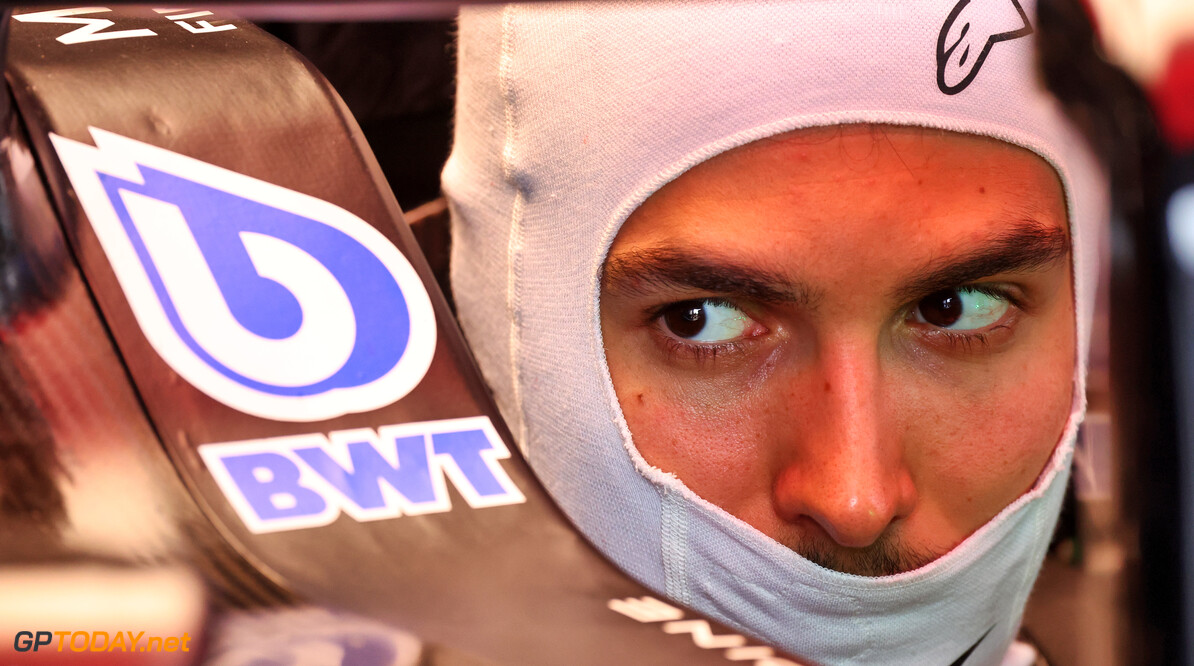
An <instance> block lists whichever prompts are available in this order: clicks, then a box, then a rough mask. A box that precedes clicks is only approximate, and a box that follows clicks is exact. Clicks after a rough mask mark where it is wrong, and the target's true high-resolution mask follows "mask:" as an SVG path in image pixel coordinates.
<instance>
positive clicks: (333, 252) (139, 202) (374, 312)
mask: <svg viewBox="0 0 1194 666" xmlns="http://www.w3.org/2000/svg"><path fill="white" fill-rule="evenodd" d="M91 134H92V137H93V139H94V140H95V144H96V145H95V146H94V147H92V146H89V145H87V144H84V143H80V142H77V141H73V140H71V139H66V138H64V137H60V136H56V135H51V140H52V141H53V143H54V146H55V149H56V150H57V152H58V155H59V158H60V159H61V161H62V164H63V167H64V168H65V170H66V172H67V175H68V177H69V178H70V181H71V185H72V186H73V187H74V189H75V192H76V195H77V196H78V198H79V202H80V204H81V205H82V207H83V209H84V211H85V212H86V213H87V217H88V218H89V219H90V221H91V224H92V227H93V228H94V229H95V231H96V235H97V236H98V237H99V240H100V244H101V245H102V246H103V248H104V252H105V254H107V255H108V258H109V260H110V262H111V264H112V267H113V269H114V270H115V272H116V275H117V278H118V280H119V281H120V285H121V287H122V289H123V290H124V292H125V295H126V296H127V297H128V300H129V304H130V306H131V307H132V309H133V312H134V314H135V315H136V317H137V321H138V323H139V324H140V326H141V328H142V330H143V331H144V332H145V334H146V337H147V338H148V339H149V342H150V344H151V345H152V346H153V347H154V349H155V350H156V351H157V352H158V353H159V354H160V355H161V356H162V358H163V359H165V360H166V362H167V363H168V364H169V365H170V366H171V367H172V368H173V369H174V370H175V371H176V372H178V374H179V375H181V376H182V377H184V378H185V379H186V380H187V381H189V382H190V383H191V384H193V385H194V386H196V387H197V388H198V389H200V390H201V391H203V392H204V393H206V394H208V395H209V396H211V397H212V398H214V399H216V400H218V401H220V402H223V403H224V404H227V405H229V406H231V407H233V408H235V409H238V410H241V411H244V412H246V413H249V414H254V415H256V416H261V417H264V418H271V419H277V420H285V421H315V420H322V419H328V418H334V417H336V416H340V415H342V414H347V413H354V412H365V411H371V410H373V409H376V408H379V407H382V406H385V405H387V404H390V403H392V402H394V401H395V400H398V399H399V398H401V397H403V396H404V395H406V394H407V393H409V392H410V390H412V389H413V388H414V387H415V386H416V385H417V384H418V383H419V381H420V380H421V379H422V377H423V375H424V374H425V373H426V372H427V369H428V367H429V366H430V364H431V359H432V356H433V355H434V351H435V338H436V331H435V318H434V313H433V310H432V307H431V302H430V299H429V297H428V296H427V292H426V291H425V290H424V288H423V285H422V282H421V280H420V279H419V277H418V275H417V274H416V273H415V271H414V269H413V268H412V267H411V265H410V263H409V262H408V261H407V260H406V258H405V257H403V256H402V254H401V253H400V252H399V251H398V250H397V248H395V247H394V246H393V244H391V243H390V242H389V240H388V239H386V238H385V236H383V235H382V234H381V233H380V232H378V231H377V230H376V229H374V228H373V227H372V226H371V225H369V224H368V223H367V222H365V221H364V220H361V219H360V218H358V217H356V216H355V215H353V214H352V213H349V212H348V211H346V210H344V209H342V208H340V207H338V206H335V205H333V204H330V203H328V202H326V201H322V200H319V199H316V198H314V197H310V196H307V195H304V194H301V193H299V192H295V191H293V190H288V189H285V188H282V187H278V186H276V185H272V184H270V183H266V182H264V181H260V180H257V179H254V178H250V177H248V176H245V175H242V174H238V173H235V172H233V171H229V170H227V169H223V168H221V167H217V166H214V165H211V164H207V163H205V162H201V161H199V160H195V159H193V158H189V157H186V156H183V155H179V154H177V153H174V152H171V151H167V150H165V149H162V148H158V147H155V146H151V145H149V144H145V143H141V142H139V141H135V140H132V139H129V138H126V137H122V136H119V135H117V134H113V133H110V132H106V131H103V130H99V129H95V128H92V129H91Z"/></svg>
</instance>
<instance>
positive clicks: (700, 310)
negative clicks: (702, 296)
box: [663, 301, 705, 338]
mask: <svg viewBox="0 0 1194 666" xmlns="http://www.w3.org/2000/svg"><path fill="white" fill-rule="evenodd" d="M663 322H664V323H665V324H667V327H668V330H670V331H671V332H672V333H675V334H676V335H678V336H680V337H682V338H691V337H693V336H694V335H696V334H698V333H700V332H701V329H703V328H705V304H704V303H702V302H700V301H690V302H688V303H677V304H676V305H674V306H672V307H671V308H670V309H669V310H668V311H667V312H665V313H664V315H663Z"/></svg>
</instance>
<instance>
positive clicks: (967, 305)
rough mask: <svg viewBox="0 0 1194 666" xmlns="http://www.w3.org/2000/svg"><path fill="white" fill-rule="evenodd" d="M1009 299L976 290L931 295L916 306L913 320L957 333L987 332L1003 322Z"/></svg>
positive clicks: (940, 292) (971, 288) (943, 291)
mask: <svg viewBox="0 0 1194 666" xmlns="http://www.w3.org/2000/svg"><path fill="white" fill-rule="evenodd" d="M1010 305H1011V304H1010V303H1009V301H1008V299H1006V298H1003V297H1001V296H998V295H995V294H992V293H989V292H987V291H983V290H979V289H975V288H973V287H960V288H957V289H943V290H941V291H938V292H934V293H932V294H929V295H928V296H926V297H924V298H922V299H920V300H919V301H917V303H916V309H915V310H913V312H912V315H913V319H914V321H916V322H919V323H921V324H930V325H932V326H937V327H940V328H946V329H950V330H955V331H974V330H978V329H980V328H986V327H988V326H990V325H992V324H994V323H996V322H998V321H999V320H1000V319H1002V318H1003V315H1004V314H1006V313H1007V309H1008V307H1010Z"/></svg>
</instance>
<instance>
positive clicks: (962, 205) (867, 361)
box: [601, 126, 1075, 576]
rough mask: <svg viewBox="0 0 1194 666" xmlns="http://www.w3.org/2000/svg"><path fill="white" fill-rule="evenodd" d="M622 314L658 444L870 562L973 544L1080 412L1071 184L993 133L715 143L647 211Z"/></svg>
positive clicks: (738, 511)
mask: <svg viewBox="0 0 1194 666" xmlns="http://www.w3.org/2000/svg"><path fill="white" fill-rule="evenodd" d="M601 316H602V332H603V335H604V341H605V349H606V354H607V357H608V362H609V369H610V373H611V375H612V378H613V384H614V388H615V389H616V391H617V395H618V399H619V401H620V403H621V406H622V411H623V413H624V414H625V417H626V422H627V424H628V425H629V427H630V431H631V433H632V434H633V436H634V441H635V445H636V446H637V448H638V450H639V451H640V452H641V453H642V455H643V457H644V458H645V459H646V460H647V461H648V462H650V463H651V464H652V465H655V466H656V467H659V468H660V469H662V470H664V471H667V472H671V473H673V474H675V475H676V476H677V477H679V479H680V480H682V481H683V482H684V483H685V484H686V485H687V486H688V487H689V488H691V489H692V490H693V491H694V492H695V493H696V494H698V495H700V496H701V497H703V498H705V499H707V500H709V501H710V502H712V503H714V504H716V505H718V506H720V507H721V508H723V509H725V510H726V511H728V512H730V513H731V514H733V515H734V516H736V517H738V518H740V519H741V520H743V521H745V522H747V523H749V524H750V525H752V526H753V527H755V528H756V529H758V530H760V531H761V532H763V533H764V534H766V535H768V536H770V537H772V538H774V539H775V540H777V541H779V542H780V543H782V544H784V545H786V546H788V547H789V548H791V549H793V550H795V551H796V552H798V553H800V554H801V555H803V556H805V557H807V558H809V559H810V560H812V561H814V562H817V563H818V564H821V565H822V566H826V567H829V568H832V569H837V570H840V571H845V572H848V573H855V574H860V575H867V576H875V575H887V574H893V573H897V572H900V571H906V570H909V569H913V568H916V567H918V566H921V565H923V564H926V563H927V562H929V561H931V560H933V559H935V558H937V557H939V556H941V555H943V554H944V553H946V552H947V551H949V550H950V549H951V548H953V547H954V546H955V545H957V544H958V543H959V542H961V541H962V540H963V539H964V538H966V537H967V536H968V535H969V534H971V533H972V532H973V531H974V530H976V529H977V528H978V527H980V526H981V525H983V524H984V523H986V522H987V521H988V520H990V519H991V518H992V517H993V516H995V515H996V514H997V513H998V512H999V511H1000V510H1002V509H1003V508H1004V507H1006V506H1007V505H1008V504H1009V503H1011V502H1012V501H1013V500H1015V499H1016V498H1017V497H1019V496H1020V495H1021V494H1023V493H1024V492H1025V491H1027V490H1028V489H1029V488H1031V487H1032V485H1033V483H1034V482H1035V480H1036V479H1037V476H1038V475H1039V474H1040V472H1041V470H1042V468H1043V466H1044V464H1045V462H1046V461H1047V460H1048V458H1049V456H1050V454H1051V452H1052V451H1053V449H1054V447H1055V446H1056V444H1057V442H1058V439H1059V437H1060V435H1061V432H1062V429H1063V428H1064V426H1065V423H1066V420H1067V417H1068V415H1069V411H1070V404H1071V396H1072V377H1073V372H1074V358H1075V349H1074V344H1075V343H1074V338H1075V332H1074V308H1073V297H1072V291H1071V283H1070V242H1069V237H1068V233H1067V226H1066V208H1065V203H1064V198H1063V195H1062V189H1061V185H1060V183H1059V181H1058V179H1057V176H1056V174H1055V173H1054V171H1053V169H1052V168H1050V167H1049V166H1048V164H1047V163H1045V162H1044V161H1043V160H1042V159H1040V158H1039V157H1037V156H1036V155H1034V154H1032V153H1030V152H1028V151H1026V150H1023V149H1020V148H1015V147H1012V146H1010V145H1007V144H1003V143H1000V142H997V141H994V140H990V139H984V138H979V137H971V136H964V135H958V134H949V133H944V132H936V131H931V130H921V129H913V128H897V127H884V128H871V127H865V126H848V127H838V128H827V129H818V130H803V131H798V132H793V133H790V134H787V135H783V136H780V137H777V138H773V139H767V140H763V141H759V142H756V143H754V144H750V145H748V146H745V147H743V148H739V149H737V150H734V151H731V152H728V153H725V154H722V155H720V156H718V157H715V158H713V159H711V160H709V161H707V162H705V163H703V164H700V165H699V166H697V167H695V168H693V169H691V170H690V171H688V172H687V173H685V174H683V175H682V176H680V177H679V178H677V179H676V180H675V181H673V182H671V183H669V184H668V185H667V186H665V187H663V188H662V189H660V190H659V191H658V192H657V193H655V194H654V195H653V196H651V197H650V198H649V199H648V200H647V201H646V202H645V203H644V204H643V205H642V206H641V207H640V208H639V209H638V210H637V211H635V212H634V214H633V215H631V216H630V218H629V219H628V220H627V222H626V224H625V225H624V226H623V227H622V229H621V231H620V232H619V234H618V237H617V238H616V240H615V241H614V243H613V246H612V248H611V249H610V254H609V257H608V258H607V260H606V265H605V272H604V275H603V280H602V291H601Z"/></svg>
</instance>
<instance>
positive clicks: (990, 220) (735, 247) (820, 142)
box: [613, 125, 1066, 268]
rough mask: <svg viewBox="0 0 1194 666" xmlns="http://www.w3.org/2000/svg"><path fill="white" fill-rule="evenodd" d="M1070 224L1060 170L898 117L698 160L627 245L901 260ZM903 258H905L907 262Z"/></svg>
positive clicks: (641, 220)
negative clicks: (903, 123)
mask: <svg viewBox="0 0 1194 666" xmlns="http://www.w3.org/2000/svg"><path fill="white" fill-rule="evenodd" d="M1024 221H1032V222H1036V223H1039V224H1042V225H1046V226H1050V227H1058V228H1061V229H1065V228H1066V212H1065V199H1064V195H1063V193H1062V187H1061V183H1060V180H1059V179H1058V176H1057V174H1056V172H1055V171H1054V169H1053V168H1052V167H1051V166H1050V165H1049V164H1048V163H1047V162H1045V161H1044V160H1043V159H1041V158H1040V157H1039V156H1037V155H1036V154H1035V153H1032V152H1030V151H1028V150H1025V149H1023V148H1019V147H1017V146H1013V145H1011V144H1007V143H1004V142H1001V141H998V140H995V139H990V138H986V137H979V136H972V135H964V134H957V133H952V132H945V131H940V130H930V129H921V128H911V127H898V126H870V125H865V126H862V125H854V126H838V127H829V128H816V129H806V130H798V131H795V132H790V133H787V134H783V135H779V136H777V137H772V138H768V139H763V140H760V141H756V142H754V143H751V144H748V145H746V146H743V147H741V148H738V149H735V150H731V151H728V152H726V153H723V154H721V155H718V156H716V157H714V158H712V159H710V160H708V161H706V162H703V163H701V164H699V165H697V166H696V167H694V168H692V169H690V170H689V171H687V172H686V173H684V174H682V175H681V176H680V177H678V178H676V179H675V180H673V181H672V182H670V183H668V184H667V185H665V186H664V187H663V188H661V189H660V190H659V191H657V192H656V193H655V194H653V195H652V196H651V197H649V198H648V199H647V200H646V201H645V202H644V203H643V204H642V205H641V206H640V207H639V208H638V209H637V210H636V211H635V212H634V213H633V214H632V215H631V216H630V217H629V218H628V220H627V222H626V224H625V225H624V226H623V228H622V230H621V231H620V232H619V236H618V238H617V240H616V242H615V245H614V248H613V250H614V252H615V253H616V252H617V251H619V250H621V249H642V248H644V247H659V246H668V247H682V248H696V249H702V248H704V249H708V250H710V251H715V252H717V253H719V254H738V253H739V251H741V252H742V253H747V254H750V255H754V256H758V257H760V259H766V260H767V262H768V263H770V264H775V263H781V264H790V263H793V262H792V261H791V260H792V259H793V258H795V257H794V255H792V253H793V252H798V253H800V254H799V259H800V260H801V261H800V262H799V263H801V264H803V265H804V266H805V267H806V268H808V267H814V266H816V265H817V263H818V262H819V261H821V260H826V259H833V258H841V257H843V256H850V257H852V259H853V260H856V261H862V260H865V259H866V258H867V257H868V256H869V255H875V256H874V257H871V258H874V259H877V260H878V259H882V258H883V257H886V258H887V259H888V261H885V262H884V261H878V265H876V266H874V267H875V268H898V267H899V265H900V264H901V263H903V264H907V263H909V262H920V261H924V260H926V259H929V258H931V257H932V256H933V255H935V254H939V253H949V252H956V251H959V250H964V249H965V247H966V246H968V245H970V244H972V243H976V242H981V241H982V239H983V238H986V237H989V236H990V234H991V233H992V232H993V231H997V230H998V229H999V228H1001V227H1003V226H1008V225H1012V224H1017V223H1022V222H1024ZM901 260H902V261H901Z"/></svg>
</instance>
